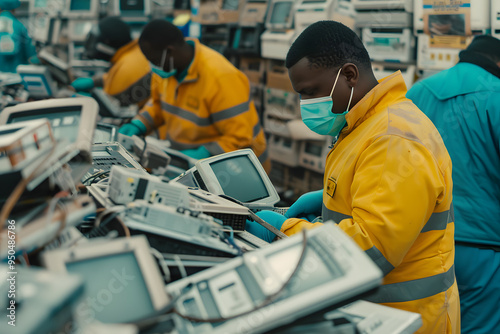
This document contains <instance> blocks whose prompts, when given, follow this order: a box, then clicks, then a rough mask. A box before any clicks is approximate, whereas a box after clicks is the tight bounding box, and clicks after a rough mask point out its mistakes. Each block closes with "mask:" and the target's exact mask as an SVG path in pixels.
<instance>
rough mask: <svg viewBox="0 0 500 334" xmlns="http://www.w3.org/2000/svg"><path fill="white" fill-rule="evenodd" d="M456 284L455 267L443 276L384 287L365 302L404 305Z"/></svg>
mask: <svg viewBox="0 0 500 334" xmlns="http://www.w3.org/2000/svg"><path fill="white" fill-rule="evenodd" d="M453 283H455V267H454V266H451V268H450V269H449V270H448V271H447V272H445V273H441V274H437V275H434V276H430V277H425V278H420V279H416V280H412V281H407V282H401V283H393V284H386V285H382V286H381V287H380V288H379V289H378V290H377V292H376V293H375V294H374V295H373V296H370V297H368V298H365V300H367V301H370V302H373V303H403V302H409V301H412V300H418V299H422V298H427V297H431V296H434V295H437V294H438V293H441V292H444V291H446V290H448V289H449V288H450V287H451V286H452V285H453Z"/></svg>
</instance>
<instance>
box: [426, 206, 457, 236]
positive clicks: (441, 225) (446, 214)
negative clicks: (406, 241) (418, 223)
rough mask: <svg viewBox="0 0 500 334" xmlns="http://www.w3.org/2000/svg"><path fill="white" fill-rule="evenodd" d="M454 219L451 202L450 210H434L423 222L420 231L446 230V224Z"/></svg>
mask: <svg viewBox="0 0 500 334" xmlns="http://www.w3.org/2000/svg"><path fill="white" fill-rule="evenodd" d="M454 220H455V215H454V212H453V204H452V205H451V207H450V210H447V211H443V212H434V213H433V214H432V215H431V217H430V218H429V220H428V221H427V223H426V224H425V226H424V228H423V229H422V231H421V232H429V231H442V230H446V226H448V224H449V223H451V222H453V221H454Z"/></svg>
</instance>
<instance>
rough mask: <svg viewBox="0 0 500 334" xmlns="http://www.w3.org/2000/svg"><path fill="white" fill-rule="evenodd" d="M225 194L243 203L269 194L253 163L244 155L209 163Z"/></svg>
mask: <svg viewBox="0 0 500 334" xmlns="http://www.w3.org/2000/svg"><path fill="white" fill-rule="evenodd" d="M210 167H211V168H212V170H213V172H214V174H215V176H216V177H217V180H218V181H219V184H220V186H221V188H222V190H223V191H224V194H225V195H228V196H230V197H232V198H235V199H237V200H239V201H241V202H244V203H251V202H255V201H257V200H260V199H263V198H266V197H268V196H269V192H268V191H267V188H266V185H265V184H264V182H263V181H262V178H261V176H260V174H259V172H258V171H257V169H256V168H255V166H254V165H253V163H252V161H251V160H250V159H249V158H247V157H245V156H239V157H236V158H227V159H223V160H219V161H216V162H213V163H211V164H210Z"/></svg>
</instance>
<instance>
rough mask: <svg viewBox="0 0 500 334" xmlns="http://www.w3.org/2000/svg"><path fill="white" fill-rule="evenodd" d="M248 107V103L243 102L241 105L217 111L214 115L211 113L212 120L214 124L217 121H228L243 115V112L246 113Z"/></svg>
mask: <svg viewBox="0 0 500 334" xmlns="http://www.w3.org/2000/svg"><path fill="white" fill-rule="evenodd" d="M249 107H250V101H246V102H243V103H241V104H238V105H236V106H234V107H231V108H227V109H224V110H221V111H218V112H216V113H213V114H212V120H213V121H214V122H219V121H223V120H225V119H229V118H232V117H235V116H238V115H240V114H243V113H244V112H247V111H248V108H249Z"/></svg>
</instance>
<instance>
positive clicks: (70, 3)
mask: <svg viewBox="0 0 500 334" xmlns="http://www.w3.org/2000/svg"><path fill="white" fill-rule="evenodd" d="M63 16H64V17H67V18H95V19H96V18H98V17H99V0H67V1H66V7H65V9H64V14H63Z"/></svg>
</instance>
